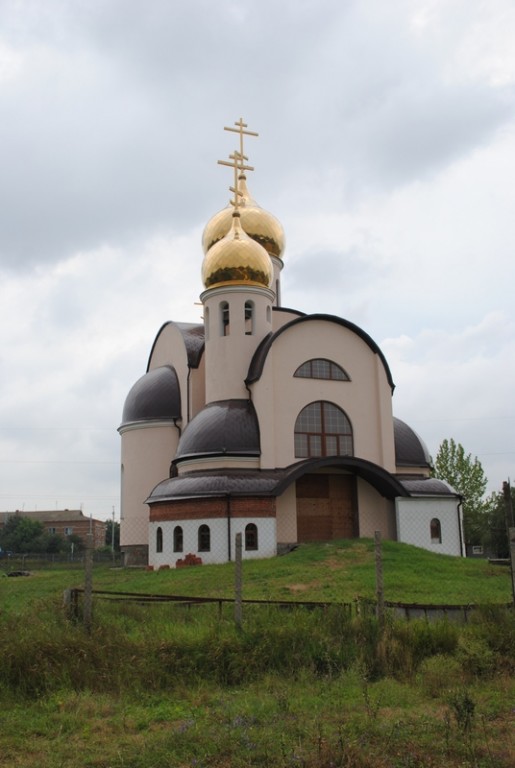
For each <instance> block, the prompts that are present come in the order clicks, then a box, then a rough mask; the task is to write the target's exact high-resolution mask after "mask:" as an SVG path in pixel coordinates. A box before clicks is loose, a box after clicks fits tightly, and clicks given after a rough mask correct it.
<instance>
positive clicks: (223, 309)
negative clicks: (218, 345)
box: [220, 301, 231, 336]
mask: <svg viewBox="0 0 515 768" xmlns="http://www.w3.org/2000/svg"><path fill="white" fill-rule="evenodd" d="M230 330H231V325H230V322H229V304H228V302H227V301H222V303H221V304H220V336H228V335H229V332H230Z"/></svg>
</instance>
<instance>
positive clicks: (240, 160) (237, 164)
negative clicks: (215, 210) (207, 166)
mask: <svg viewBox="0 0 515 768" xmlns="http://www.w3.org/2000/svg"><path fill="white" fill-rule="evenodd" d="M246 159H247V158H246V157H245V156H244V155H242V154H240V152H233V153H232V155H229V160H232V162H228V161H227V160H219V161H218V165H227V166H229V168H234V186H233V187H229V189H230V190H231V192H232V193H233V194H234V199H233V200H231V201H230V203H231V205H233V206H234V210H235V212H237V211H238V208H239V206H240V197H242V193H241V192H240V190H239V184H238V177H239V175H240V173H241V172H242V171H253V170H254V168H253V167H252V166H251V165H245V163H244V160H246Z"/></svg>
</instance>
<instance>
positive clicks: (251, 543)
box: [245, 523, 258, 550]
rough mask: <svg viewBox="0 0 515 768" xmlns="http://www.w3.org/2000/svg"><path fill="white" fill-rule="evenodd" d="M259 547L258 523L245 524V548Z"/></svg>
mask: <svg viewBox="0 0 515 768" xmlns="http://www.w3.org/2000/svg"><path fill="white" fill-rule="evenodd" d="M257 548H258V530H257V525H255V524H254V523H249V524H248V525H246V526H245V549H246V550H249V549H254V550H255V549H257Z"/></svg>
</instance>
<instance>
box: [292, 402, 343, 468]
mask: <svg viewBox="0 0 515 768" xmlns="http://www.w3.org/2000/svg"><path fill="white" fill-rule="evenodd" d="M353 453H354V447H353V440H352V427H351V423H350V421H349V419H348V418H347V416H346V414H345V413H344V412H343V411H342V410H341V408H338V406H336V405H334V404H333V403H329V402H327V401H326V400H320V401H318V402H315V403H310V404H309V405H307V406H306V407H305V408H303V409H302V411H301V412H300V413H299V415H298V416H297V421H296V422H295V456H297V457H298V458H307V457H310V456H352V455H353Z"/></svg>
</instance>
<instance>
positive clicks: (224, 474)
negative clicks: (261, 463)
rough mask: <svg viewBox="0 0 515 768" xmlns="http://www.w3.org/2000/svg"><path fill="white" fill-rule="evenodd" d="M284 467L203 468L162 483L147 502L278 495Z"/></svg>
mask: <svg viewBox="0 0 515 768" xmlns="http://www.w3.org/2000/svg"><path fill="white" fill-rule="evenodd" d="M283 475H284V470H278V469H270V470H259V469H256V470H242V469H225V470H199V471H198V472H188V474H186V475H181V476H179V477H172V478H168V479H167V480H163V482H161V483H159V485H157V486H156V487H155V488H154V490H153V491H152V493H151V494H150V496H149V498H148V499H147V501H149V502H150V503H155V502H158V501H166V500H169V499H177V498H180V499H184V498H200V497H206V496H215V497H219V496H274V495H275V490H276V488H277V485H278V483H279V481H280V480H281V479H282V478H283Z"/></svg>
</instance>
